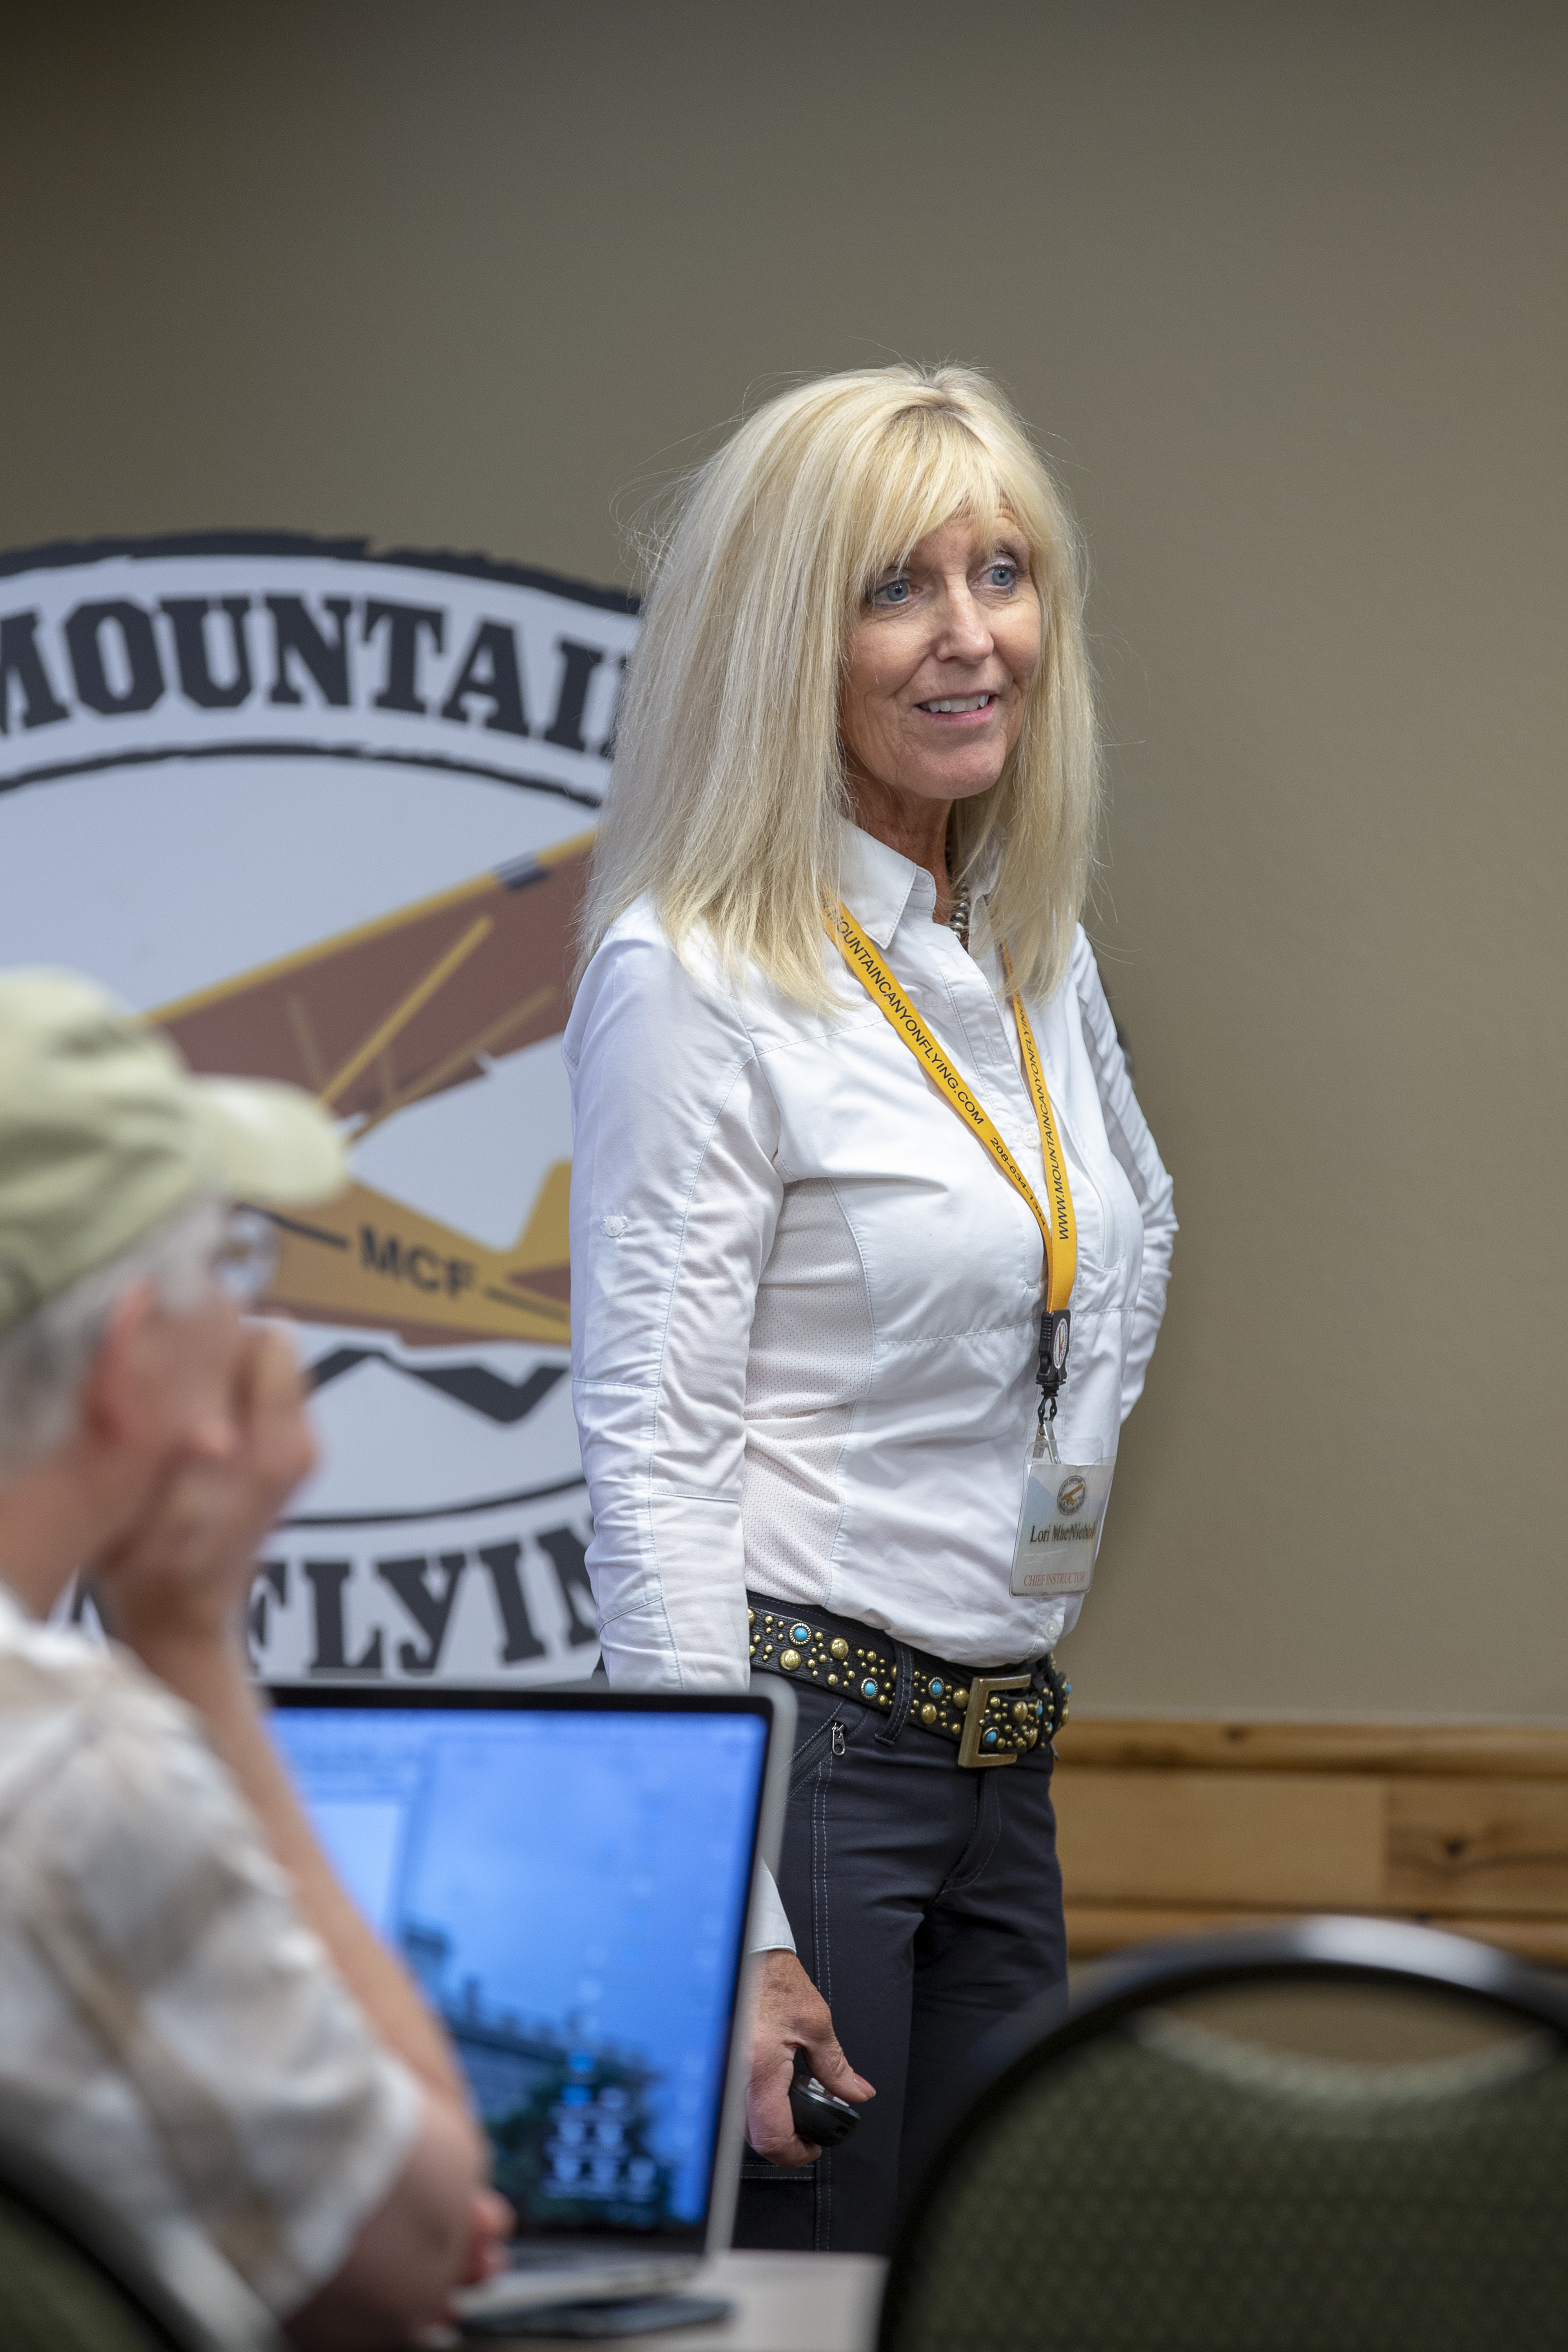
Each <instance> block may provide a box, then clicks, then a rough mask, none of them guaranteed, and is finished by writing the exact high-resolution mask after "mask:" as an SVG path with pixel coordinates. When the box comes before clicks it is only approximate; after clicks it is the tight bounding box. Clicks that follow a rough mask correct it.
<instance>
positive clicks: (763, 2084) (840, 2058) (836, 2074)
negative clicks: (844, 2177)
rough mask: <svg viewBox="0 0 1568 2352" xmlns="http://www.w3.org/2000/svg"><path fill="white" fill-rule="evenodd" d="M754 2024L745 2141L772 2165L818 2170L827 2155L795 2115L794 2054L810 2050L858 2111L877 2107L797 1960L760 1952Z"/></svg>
mask: <svg viewBox="0 0 1568 2352" xmlns="http://www.w3.org/2000/svg"><path fill="white" fill-rule="evenodd" d="M746 1998H747V2006H748V2009H749V2011H750V2019H751V2035H750V2047H751V2081H750V2084H749V2085H748V2087H747V2091H746V2137H747V2138H748V2140H750V2142H751V2144H752V2147H754V2148H755V2150H756V2152H757V2154H758V2155H759V2156H765V2157H766V2158H767V2159H768V2161H769V2163H770V2164H787V2165H800V2164H815V2163H816V2159H817V2158H818V2157H819V2156H820V2155H821V2153H822V2151H821V2149H820V2148H818V2147H815V2146H814V2145H813V2144H812V2142H811V2141H810V2140H804V2139H802V2138H801V2137H800V2136H799V2134H798V2133H797V2132H796V2130H795V2117H794V2116H792V2115H791V2113H790V2105H789V2087H790V2083H791V2080H792V2078H793V2076H794V2074H795V2052H796V2051H797V2050H804V2051H805V2053H806V2055H807V2057H808V2058H809V2059H810V2060H811V2071H812V2073H813V2074H815V2075H816V2079H817V2081H818V2082H819V2083H820V2084H822V2087H823V2089H824V2090H825V2091H831V2092H832V2093H833V2095H834V2096H835V2098H838V2099H848V2100H851V2101H852V2102H853V2103H854V2105H857V2106H858V2105H860V2104H861V2103H862V2102H863V2101H864V2100H866V2099H874V2098H875V2097H876V2095H877V2094H876V2092H875V2091H874V2090H873V2089H872V2088H871V2085H870V2084H869V2083H868V2082H865V2081H863V2080H862V2078H861V2077H860V2076H859V2075H858V2074H857V2073H856V2072H855V2069H854V2068H853V2067H852V2066H851V2065H850V2063H849V2061H848V2060H847V2058H846V2056H845V2055H844V2053H843V2051H842V2050H840V2048H839V2047H838V2042H837V2036H836V2034H835V2033H834V2031H833V2019H832V2016H831V2014H830V2013H829V2011H828V2007H827V2003H826V2001H825V2000H823V1998H822V1995H821V1994H820V1993H819V1992H818V1991H817V1990H816V1986H815V1985H814V1984H813V1983H812V1981H811V1979H810V1978H809V1977H808V1976H807V1975H806V1973H805V1969H803V1968H802V1967H801V1964H800V1962H799V1961H798V1960H797V1959H796V1958H795V1954H794V1953H793V1952H759V1953H758V1954H757V1956H756V1958H754V1959H753V1960H752V1966H751V1970H750V1973H749V1976H748V1979H747V1985H746Z"/></svg>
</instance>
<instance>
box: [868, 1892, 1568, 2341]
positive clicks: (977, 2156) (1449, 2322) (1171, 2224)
mask: <svg viewBox="0 0 1568 2352" xmlns="http://www.w3.org/2000/svg"><path fill="white" fill-rule="evenodd" d="M977 2073H979V2074H982V2075H983V2076H984V2077H987V2078H988V2079H986V2080H985V2087H984V2089H983V2090H982V2091H981V2092H980V2094H979V2095H978V2096H977V2097H976V2098H975V2099H974V2101H973V2105H971V2106H970V2108H969V2109H968V2111H967V2112H966V2113H965V2115H964V2116H963V2119H962V2121H961V2122H960V2123H959V2124H958V2126H957V2127H956V2129H955V2130H954V2131H953V2132H952V2134H951V2135H950V2137H949V2138H948V2140H947V2142H946V2143H945V2145H944V2146H943V2147H942V2150H941V2152H940V2154H939V2155H938V2157H937V2158H936V2160H935V2162H934V2163H933V2165H932V2166H931V2170H930V2172H929V2173H928V2175H927V2177H926V2179H925V2180H924V2181H923V2183H922V2184H921V2187H920V2189H919V2190H918V2191H917V2193H916V2195H915V2196H914V2198H913V2199H912V2200H911V2201H910V2206H909V2208H908V2210H906V2212H905V2214H904V2216H903V2219H902V2221H901V2224H900V2232H899V2238H898V2242H897V2244H896V2246H895V2249H894V2253H893V2260H892V2263H891V2264H890V2265H889V2279H888V2286H887V2292H886V2295H885V2298H884V2303H883V2310H882V2326H881V2337H880V2343H881V2347H882V2352H954V2347H962V2346H968V2345H972V2344H973V2345H981V2344H985V2345H989V2344H993V2343H994V2344H996V2345H999V2346H1005V2347H1007V2352H1034V2347H1040V2352H1044V2347H1047V2346H1048V2347H1050V2352H1479V2347H1485V2346H1489V2345H1498V2346H1504V2345H1506V2346H1507V2347H1509V2352H1535V2347H1546V2346H1563V2347H1568V1990H1564V1989H1563V1987H1561V1986H1559V1985H1558V1984H1557V1983H1555V1982H1554V1981H1552V1979H1548V1978H1545V1977H1542V1976H1539V1975H1537V1974H1536V1973H1535V1972H1534V1971H1532V1970H1530V1969H1524V1968H1522V1967H1521V1966H1520V1965H1519V1964H1518V1963H1517V1962H1515V1961H1512V1960H1510V1958H1507V1957H1506V1956H1505V1955H1503V1954H1501V1953H1498V1952H1493V1951H1490V1950H1489V1949H1487V1948H1485V1947H1483V1946H1480V1945H1479V1944H1474V1943H1469V1942H1467V1941H1465V1940H1463V1939H1461V1938H1459V1937H1448V1936H1437V1935H1432V1934H1429V1933H1427V1931H1426V1930H1425V1929H1422V1928H1415V1927H1403V1926H1395V1925H1393V1924H1391V1923H1385V1922H1382V1921H1371V1920H1314V1921H1308V1922H1305V1923H1303V1924H1301V1925H1300V1926H1299V1927H1291V1928H1287V1929H1282V1930H1280V1931H1279V1932H1277V1933H1270V1934H1267V1935H1258V1936H1238V1937H1227V1938H1226V1939H1224V1941H1223V1942H1215V1943H1210V1942H1207V1941H1205V1942H1203V1943H1201V1944H1194V1945H1191V1946H1188V1947H1171V1948H1167V1949H1166V1950H1164V1951H1163V1952H1155V1953H1150V1954H1147V1955H1142V1956H1136V1957H1134V1958H1131V1960H1130V1961H1128V1962H1125V1963H1121V1964H1119V1965H1113V1966H1112V1967H1111V1968H1110V1969H1105V1970H1103V1971H1100V1972H1099V1974H1098V1977H1097V1979H1096V1980H1095V1981H1094V1982H1093V1983H1092V1984H1091V1985H1090V1986H1089V1988H1088V1989H1087V1990H1085V1991H1084V1992H1083V1993H1082V1994H1081V1995H1079V1996H1076V1997H1075V1998H1074V1999H1073V2000H1071V2001H1070V2002H1069V2003H1068V2004H1067V2005H1066V2007H1065V2010H1064V2007H1063V2005H1062V2004H1061V2003H1060V2001H1059V2000H1058V2001H1055V2002H1047V2003H1046V2004H1042V2005H1040V2006H1039V2007H1037V2008H1036V2009H1035V2010H1033V2011H1029V2012H1026V2013H1025V2014H1024V2015H1023V2016H1022V2017H1021V2018H1019V2019H1018V2020H1016V2021H1013V2022H1012V2023H1011V2024H1010V2025H1009V2026H1007V2027H1006V2028H1004V2029H1003V2030H1002V2032H1001V2033H1000V2034H998V2035H997V2036H994V2037H993V2040H992V2042H991V2045H990V2047H989V2050H988V2051H987V2052H985V2053H982V2055H981V2058H980V2062H979V2065H978V2067H977Z"/></svg>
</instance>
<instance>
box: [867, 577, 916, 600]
mask: <svg viewBox="0 0 1568 2352" xmlns="http://www.w3.org/2000/svg"><path fill="white" fill-rule="evenodd" d="M911 593H913V592H912V591H911V589H910V583H909V582H908V581H907V580H884V581H883V583H882V584H881V586H880V587H879V588H874V589H873V590H872V592H871V602H872V603H873V604H881V603H883V602H884V601H885V602H887V603H888V604H908V602H909V600H910V595H911Z"/></svg>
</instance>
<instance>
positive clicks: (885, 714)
mask: <svg viewBox="0 0 1568 2352" xmlns="http://www.w3.org/2000/svg"><path fill="white" fill-rule="evenodd" d="M1042 634H1043V632H1042V618H1041V612H1040V599H1039V595H1038V593H1037V590H1036V587H1035V583H1034V582H1033V580H1032V579H1031V578H1030V576H1029V551H1028V547H1027V544H1026V541H1025V538H1024V534H1023V532H1022V531H1021V530H1019V528H1018V526H1017V523H1016V521H1015V520H1014V519H1013V517H1012V516H1011V515H1010V514H1009V513H1008V512H1007V510H1006V509H1005V508H1004V509H1003V511H1002V514H1001V517H1000V518H999V520H998V521H997V523H996V526H995V529H994V531H992V532H990V533H983V532H982V531H980V530H978V529H977V528H976V527H975V525H974V524H973V522H971V521H969V520H967V519H966V518H965V517H964V516H962V515H956V516H954V517H953V519H952V520H951V521H949V522H944V523H942V524H941V525H940V526H939V528H938V529H937V530H933V531H931V532H929V533H928V534H927V536H926V537H925V538H924V539H922V540H921V541H920V543H919V545H918V546H917V547H916V548H915V549H914V551H913V552H912V553H911V555H910V559H909V561H908V562H907V563H905V564H904V565H902V566H901V568H900V570H899V571H897V572H889V574H888V576H887V577H886V579H883V580H879V581H878V582H877V583H876V585H875V586H874V587H873V589H872V590H871V592H870V593H869V594H868V596H867V598H866V600H865V602H864V604H862V605H861V607H860V612H859V616H858V619H857V620H856V622H855V624H854V625H853V627H852V628H851V629H850V632H849V644H848V648H847V664H846V669H845V677H844V684H843V688H842V690H841V696H840V701H839V728H840V730H841V733H842V735H843V739H844V746H845V751H846V753H847V761H848V770H849V776H850V781H851V782H852V783H853V782H862V783H864V782H868V781H869V782H872V783H874V784H879V785H881V786H882V787H883V788H884V789H886V790H889V791H892V792H895V793H897V792H904V793H916V794H917V795H918V796H919V797H920V798H921V800H931V801H958V800H967V799H968V798H969V797H970V796H971V795H972V794H973V793H984V792H988V791H989V790H990V788H991V786H992V785H993V784H994V782H996V780H997V778H998V777H999V776H1000V775H1001V773H1002V770H1003V766H1004V764H1005V761H1006V758H1007V755H1008V753H1009V752H1010V751H1012V749H1013V746H1014V745H1015V743H1016V741H1017V740H1018V735H1019V731H1020V730H1021V729H1022V727H1023V724H1024V706H1025V701H1026V697H1027V695H1028V691H1029V682H1030V680H1031V679H1032V678H1033V677H1034V675H1035V671H1036V669H1037V667H1038V665H1039V659H1040V646H1041V639H1042Z"/></svg>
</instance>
